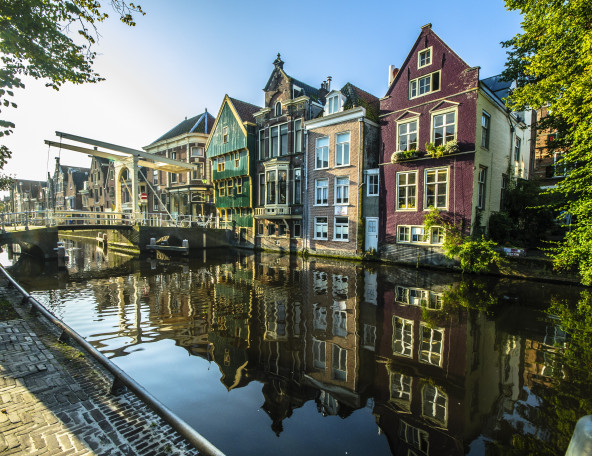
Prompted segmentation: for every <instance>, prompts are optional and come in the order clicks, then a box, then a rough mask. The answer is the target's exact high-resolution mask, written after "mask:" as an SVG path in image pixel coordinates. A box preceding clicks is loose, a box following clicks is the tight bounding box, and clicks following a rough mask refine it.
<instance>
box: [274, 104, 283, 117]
mask: <svg viewBox="0 0 592 456" xmlns="http://www.w3.org/2000/svg"><path fill="white" fill-rule="evenodd" d="M274 114H275V117H279V116H281V115H282V102H281V101H278V102H277V103H276V104H275V107H274Z"/></svg>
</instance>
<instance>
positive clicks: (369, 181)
mask: <svg viewBox="0 0 592 456" xmlns="http://www.w3.org/2000/svg"><path fill="white" fill-rule="evenodd" d="M366 188H367V190H366V195H367V196H378V188H379V187H378V170H377V169H376V170H374V169H373V170H369V171H366Z"/></svg>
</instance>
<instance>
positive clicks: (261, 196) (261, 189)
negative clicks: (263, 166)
mask: <svg viewBox="0 0 592 456" xmlns="http://www.w3.org/2000/svg"><path fill="white" fill-rule="evenodd" d="M264 205H265V174H263V173H261V174H259V206H264Z"/></svg>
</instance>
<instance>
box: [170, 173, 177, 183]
mask: <svg viewBox="0 0 592 456" xmlns="http://www.w3.org/2000/svg"><path fill="white" fill-rule="evenodd" d="M169 181H170V182H171V184H175V183H176V182H177V174H176V173H170V174H169Z"/></svg>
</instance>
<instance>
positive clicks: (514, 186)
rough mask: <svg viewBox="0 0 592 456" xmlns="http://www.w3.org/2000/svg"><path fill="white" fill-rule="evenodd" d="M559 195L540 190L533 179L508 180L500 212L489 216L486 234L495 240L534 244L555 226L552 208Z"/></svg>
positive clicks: (527, 245) (538, 242)
mask: <svg viewBox="0 0 592 456" xmlns="http://www.w3.org/2000/svg"><path fill="white" fill-rule="evenodd" d="M558 201H559V200H558V198H557V197H556V196H552V195H549V194H548V193H547V192H545V191H544V190H542V189H541V186H540V183H539V182H538V181H536V180H524V179H518V180H516V181H514V180H511V181H510V183H509V185H508V188H507V189H506V192H505V195H504V210H503V212H494V213H493V214H491V216H490V218H489V234H490V236H491V239H493V240H494V241H495V242H497V243H500V244H504V243H506V242H510V243H512V244H513V245H516V246H524V247H534V246H537V245H540V244H541V242H542V241H544V240H545V237H546V235H547V234H548V233H549V232H550V231H551V230H553V229H556V228H557V223H556V222H555V215H554V212H553V207H554V206H555V205H557V203H558Z"/></svg>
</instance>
